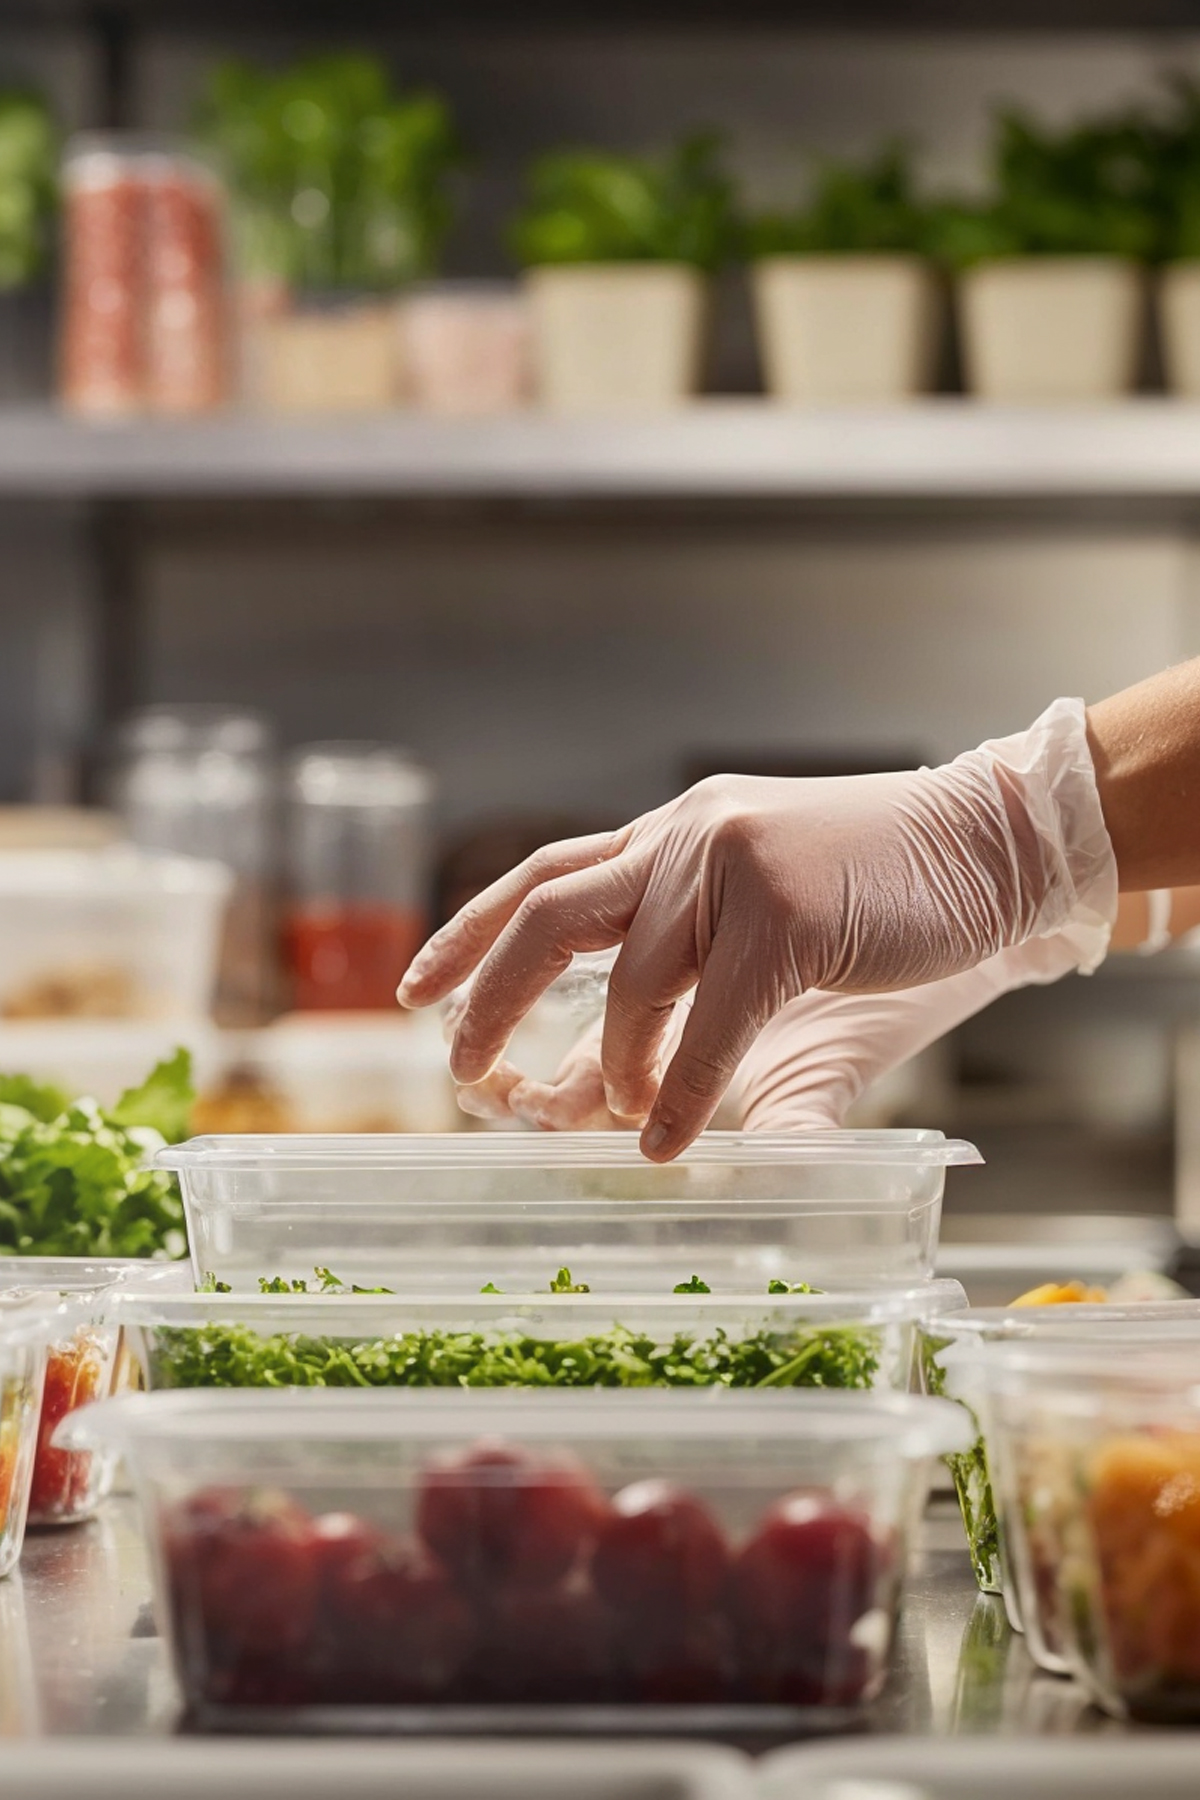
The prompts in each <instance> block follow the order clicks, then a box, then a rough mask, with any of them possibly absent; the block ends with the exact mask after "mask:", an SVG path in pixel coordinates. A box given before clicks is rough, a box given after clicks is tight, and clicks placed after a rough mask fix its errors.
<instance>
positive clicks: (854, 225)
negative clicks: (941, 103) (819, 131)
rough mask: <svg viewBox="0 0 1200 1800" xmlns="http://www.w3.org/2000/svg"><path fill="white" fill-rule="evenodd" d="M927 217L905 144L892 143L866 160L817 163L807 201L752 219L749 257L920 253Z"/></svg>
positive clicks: (926, 233)
mask: <svg viewBox="0 0 1200 1800" xmlns="http://www.w3.org/2000/svg"><path fill="white" fill-rule="evenodd" d="M929 217H930V214H929V207H928V205H927V204H926V203H925V202H924V201H923V200H921V199H920V198H919V197H918V195H917V192H916V189H915V185H914V182H913V175H912V165H911V159H910V157H909V154H908V152H907V150H906V149H905V148H904V147H903V146H902V145H900V144H889V145H887V146H885V148H884V149H882V150H881V151H880V152H879V153H878V154H877V155H876V156H874V157H872V158H871V159H870V160H869V161H867V162H864V163H846V162H834V161H823V162H821V163H819V164H818V165H817V168H816V171H815V175H814V180H813V186H812V192H811V194H810V196H809V199H808V201H807V203H806V204H805V205H804V206H801V207H799V208H798V209H797V210H796V211H795V212H791V213H764V214H762V215H760V216H759V217H758V218H756V219H752V220H751V221H750V223H749V225H748V226H747V229H746V247H747V253H748V255H749V256H750V257H751V258H758V257H763V256H816V255H859V254H862V253H878V252H888V253H891V254H893V255H896V254H915V255H920V254H921V253H922V252H923V251H924V250H925V249H926V248H927V247H928V241H929Z"/></svg>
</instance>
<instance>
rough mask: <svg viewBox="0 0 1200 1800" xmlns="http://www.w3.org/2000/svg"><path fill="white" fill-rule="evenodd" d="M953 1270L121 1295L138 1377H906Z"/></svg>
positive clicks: (547, 1382)
mask: <svg viewBox="0 0 1200 1800" xmlns="http://www.w3.org/2000/svg"><path fill="white" fill-rule="evenodd" d="M964 1304H965V1300H964V1296H963V1292H962V1289H961V1288H960V1287H959V1285H958V1283H957V1282H953V1281H927V1282H922V1283H921V1284H919V1285H918V1286H915V1287H911V1288H903V1289H898V1290H896V1291H894V1292H888V1291H880V1290H874V1291H871V1292H862V1293H852V1292H851V1293H837V1294H807V1295H788V1296H769V1297H764V1298H763V1299H761V1300H757V1299H756V1300H750V1299H748V1298H737V1299H728V1298H720V1297H718V1296H714V1295H701V1294H686V1295H685V1294H676V1295H672V1294H668V1295H665V1296H663V1297H662V1298H661V1299H647V1298H645V1297H638V1298H633V1299H628V1300H614V1299H611V1298H609V1297H607V1296H604V1295H599V1294H555V1295H542V1296H538V1297H535V1296H529V1297H527V1298H514V1297H510V1296H506V1295H500V1294H478V1295H470V1296H467V1297H465V1298H461V1299H452V1298H449V1297H446V1298H443V1297H440V1296H439V1297H435V1298H430V1297H429V1296H427V1295H426V1296H421V1295H417V1296H405V1295H384V1294H354V1295H332V1294H329V1295H321V1294H305V1295H297V1294H191V1295H187V1296H177V1295H173V1294H167V1295H164V1296H162V1297H155V1298H150V1297H148V1296H144V1295H143V1296H139V1295H137V1294H134V1295H133V1296H131V1297H130V1298H128V1299H122V1300H121V1302H120V1304H119V1308H118V1316H119V1317H120V1318H121V1320H122V1321H123V1323H124V1325H125V1330H126V1336H127V1339H128V1342H129V1344H130V1347H131V1353H132V1354H133V1355H134V1356H135V1357H136V1359H137V1361H138V1363H139V1365H140V1367H141V1369H142V1372H143V1378H144V1381H145V1385H146V1386H147V1387H149V1388H151V1389H155V1388H188V1387H260V1386H275V1387H289V1386H297V1387H346V1388H349V1387H442V1388H445V1387H471V1388H485V1387H494V1388H512V1387H561V1388H572V1389H578V1388H634V1387H676V1388H689V1387H690V1388H694V1387H736V1388H771V1387H781V1388H803V1387H820V1388H891V1389H894V1390H897V1391H904V1390H906V1389H907V1388H908V1387H909V1386H910V1385H911V1376H912V1370H913V1365H914V1356H913V1348H914V1341H915V1330H916V1321H917V1319H918V1318H931V1317H932V1316H933V1315H934V1314H935V1313H944V1312H951V1311H953V1310H954V1309H956V1308H958V1307H961V1306H963V1305H964Z"/></svg>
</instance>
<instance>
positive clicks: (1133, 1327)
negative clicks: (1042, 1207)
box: [919, 1300, 1200, 1673]
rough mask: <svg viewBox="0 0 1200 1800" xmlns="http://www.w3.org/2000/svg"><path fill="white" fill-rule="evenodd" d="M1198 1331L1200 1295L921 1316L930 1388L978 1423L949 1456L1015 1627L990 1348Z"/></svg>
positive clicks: (985, 1569)
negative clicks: (990, 1413) (994, 1461)
mask: <svg viewBox="0 0 1200 1800" xmlns="http://www.w3.org/2000/svg"><path fill="white" fill-rule="evenodd" d="M1193 1333H1194V1334H1195V1335H1196V1337H1197V1339H1198V1340H1200V1300H1162V1301H1136V1302H1129V1303H1127V1304H1120V1305H1116V1304H1112V1303H1103V1304H1101V1303H1096V1304H1087V1303H1085V1304H1074V1305H1066V1306H1045V1307H1034V1306H993V1307H971V1308H969V1309H967V1310H965V1311H961V1310H959V1311H954V1312H953V1315H952V1316H951V1309H949V1308H946V1309H943V1311H942V1313H941V1314H940V1315H937V1316H932V1315H931V1316H930V1318H929V1319H928V1320H926V1321H923V1322H922V1325H921V1327H920V1334H919V1335H920V1346H919V1361H920V1366H921V1375H922V1386H923V1388H924V1391H925V1392H926V1393H928V1394H937V1395H942V1396H945V1397H947V1398H949V1399H953V1400H958V1401H959V1402H960V1403H961V1404H962V1405H963V1407H964V1408H965V1409H966V1410H967V1412H968V1413H969V1415H970V1417H971V1419H972V1422H973V1424H974V1426H975V1439H974V1442H973V1443H972V1445H971V1447H970V1449H969V1450H968V1451H967V1452H966V1453H965V1454H964V1455H958V1456H950V1457H947V1459H946V1460H947V1463H948V1464H949V1467H950V1474H951V1477H952V1479H953V1481H954V1487H955V1493H956V1494H957V1497H958V1502H959V1507H960V1509H961V1512H962V1518H963V1526H964V1529H965V1531H966V1536H967V1545H968V1548H969V1550H970V1555H971V1566H972V1568H973V1570H974V1573H975V1579H976V1582H977V1583H978V1585H979V1587H980V1589H981V1590H982V1591H983V1592H984V1593H988V1594H1003V1596H1004V1604H1005V1610H1006V1612H1007V1613H1008V1617H1009V1622H1010V1624H1011V1625H1012V1627H1013V1629H1014V1630H1015V1631H1022V1630H1024V1629H1025V1623H1024V1613H1023V1609H1022V1603H1021V1595H1020V1591H1019V1586H1018V1583H1017V1580H1016V1577H1015V1573H1014V1571H1013V1569H1012V1567H1011V1564H1010V1560H1009V1556H1008V1552H1007V1547H1006V1533H1005V1529H1004V1520H1003V1506H1002V1504H1001V1499H1002V1497H1001V1495H1000V1494H999V1493H998V1491H997V1489H996V1485H995V1483H994V1482H993V1479H992V1470H991V1461H990V1456H989V1446H988V1441H987V1432H986V1425H985V1406H984V1401H985V1393H986V1389H987V1375H986V1371H987V1367H988V1363H989V1358H990V1357H991V1355H992V1350H991V1348H990V1347H991V1346H996V1345H1009V1344H1033V1345H1036V1344H1038V1343H1048V1344H1050V1345H1051V1346H1053V1345H1059V1346H1063V1345H1069V1344H1072V1343H1078V1344H1080V1345H1088V1344H1093V1345H1096V1346H1097V1347H1101V1346H1107V1347H1109V1348H1110V1349H1111V1347H1112V1346H1113V1345H1114V1344H1116V1343H1120V1344H1121V1345H1123V1346H1140V1345H1143V1344H1145V1343H1147V1342H1149V1343H1150V1344H1151V1345H1153V1344H1154V1343H1156V1342H1161V1341H1162V1340H1163V1339H1164V1338H1165V1339H1166V1340H1167V1341H1168V1342H1169V1341H1170V1339H1171V1338H1172V1337H1173V1336H1176V1335H1177V1334H1182V1335H1183V1336H1184V1337H1185V1338H1186V1337H1187V1336H1189V1335H1191V1334H1193ZM1053 1353H1054V1352H1053V1351H1052V1352H1051V1354H1053ZM1032 1634H1033V1636H1032V1642H1031V1648H1032V1649H1033V1651H1034V1655H1035V1659H1036V1660H1038V1661H1039V1663H1040V1665H1041V1666H1042V1667H1044V1668H1047V1669H1049V1670H1051V1671H1053V1672H1055V1673H1061V1671H1062V1667H1063V1663H1062V1659H1061V1656H1060V1655H1059V1654H1058V1653H1057V1652H1056V1651H1055V1650H1054V1649H1053V1647H1052V1646H1051V1645H1050V1644H1049V1643H1048V1642H1047V1639H1046V1635H1045V1633H1044V1632H1043V1631H1041V1630H1040V1628H1039V1625H1038V1623H1037V1621H1036V1620H1035V1623H1034V1625H1033V1627H1032Z"/></svg>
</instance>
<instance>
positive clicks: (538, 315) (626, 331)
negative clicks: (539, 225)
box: [526, 263, 708, 412]
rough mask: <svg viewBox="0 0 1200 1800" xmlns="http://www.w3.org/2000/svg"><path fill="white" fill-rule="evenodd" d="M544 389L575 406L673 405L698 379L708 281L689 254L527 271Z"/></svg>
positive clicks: (558, 402) (550, 400)
mask: <svg viewBox="0 0 1200 1800" xmlns="http://www.w3.org/2000/svg"><path fill="white" fill-rule="evenodd" d="M526 282H527V288H528V294H529V304H530V312H531V318H532V322H533V359H534V371H535V378H536V385H537V393H538V398H539V399H540V400H541V401H542V403H543V405H545V406H549V407H554V408H558V409H560V410H562V411H568V412H601V411H603V412H611V411H618V410H622V409H629V408H654V407H664V406H674V405H677V404H678V403H679V402H680V401H682V400H686V399H687V398H688V396H689V395H691V394H694V393H695V391H696V389H697V388H698V387H699V385H700V372H701V365H702V360H703V351H704V336H705V324H706V312H707V298H708V290H707V285H706V283H705V280H704V277H703V276H702V275H701V274H700V273H699V272H698V271H697V270H696V269H692V268H689V267H687V266H686V265H685V264H683V263H580V264H576V265H572V266H570V267H564V268H539V269H532V270H530V271H529V273H528V275H527V276H526Z"/></svg>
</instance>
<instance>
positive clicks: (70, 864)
mask: <svg viewBox="0 0 1200 1800" xmlns="http://www.w3.org/2000/svg"><path fill="white" fill-rule="evenodd" d="M229 888H230V876H229V874H228V871H227V870H225V869H223V868H221V867H220V866H219V865H218V864H215V863H205V862H200V861H198V860H192V859H188V858H184V857H172V856H151V855H146V854H143V853H140V852H137V851H133V850H124V849H119V848H117V849H113V850H107V851H101V852H98V853H97V854H95V855H89V854H87V853H85V852H74V851H68V850H62V851H53V850H46V851H27V852H26V851H13V852H0V1017H2V1018H6V1019H51V1018H93V1019H99V1018H110V1019H111V1018H125V1019H137V1018H141V1019H153V1018H168V1017H170V1018H175V1017H183V1018H187V1017H195V1016H197V1015H200V1016H203V1015H204V1014H205V1013H206V1012H207V1010H208V1008H209V1005H210V1004H211V1001H212V995H213V985H214V981H215V977H216V968H217V947H218V943H219V937H220V931H221V925H222V920H223V916H224V909H225V903H226V900H227V898H228V895H229Z"/></svg>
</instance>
